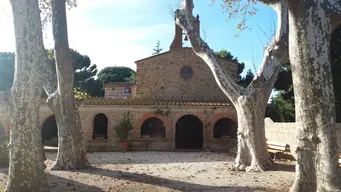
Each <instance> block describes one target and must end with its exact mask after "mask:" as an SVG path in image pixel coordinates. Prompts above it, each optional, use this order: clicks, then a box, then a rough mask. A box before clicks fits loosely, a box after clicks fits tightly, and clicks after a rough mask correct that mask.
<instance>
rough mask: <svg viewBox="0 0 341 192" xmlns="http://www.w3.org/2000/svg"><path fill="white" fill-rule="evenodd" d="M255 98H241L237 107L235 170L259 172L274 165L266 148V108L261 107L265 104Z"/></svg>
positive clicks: (233, 167)
mask: <svg viewBox="0 0 341 192" xmlns="http://www.w3.org/2000/svg"><path fill="white" fill-rule="evenodd" d="M255 98H257V97H255ZM255 98H254V97H252V96H250V97H246V96H241V97H239V99H238V103H237V104H236V105H235V107H236V110H237V115H238V153H237V157H236V160H235V162H234V165H233V166H231V168H232V169H233V170H246V171H248V172H259V171H263V170H267V169H269V168H271V167H272V165H273V161H272V159H271V157H270V155H269V153H268V151H267V147H266V146H267V145H266V138H265V126H264V120H263V118H264V115H265V108H264V107H262V106H259V105H258V104H260V103H263V102H262V101H257V100H256V99H255ZM263 106H264V105H263Z"/></svg>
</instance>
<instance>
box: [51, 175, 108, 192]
mask: <svg viewBox="0 0 341 192" xmlns="http://www.w3.org/2000/svg"><path fill="white" fill-rule="evenodd" d="M46 176H47V181H48V184H49V190H50V191H51V192H59V191H63V192H69V191H70V192H71V191H89V192H90V191H91V192H103V191H104V190H103V189H100V188H98V187H95V186H90V185H87V184H84V183H80V182H77V181H75V180H71V179H67V178H63V177H59V176H57V175H52V174H50V173H47V174H46Z"/></svg>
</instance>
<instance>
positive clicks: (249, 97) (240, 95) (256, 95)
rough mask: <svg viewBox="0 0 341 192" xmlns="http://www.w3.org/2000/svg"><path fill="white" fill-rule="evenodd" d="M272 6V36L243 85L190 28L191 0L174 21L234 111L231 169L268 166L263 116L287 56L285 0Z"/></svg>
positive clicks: (183, 6)
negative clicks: (235, 132) (250, 78)
mask: <svg viewBox="0 0 341 192" xmlns="http://www.w3.org/2000/svg"><path fill="white" fill-rule="evenodd" d="M272 7H273V8H274V9H275V10H276V11H277V14H278V28H277V31H276V36H275V37H274V39H273V41H272V42H271V43H270V44H269V46H268V47H267V48H266V50H265V52H264V58H263V61H262V63H261V67H260V69H259V71H258V73H257V74H256V76H255V78H254V79H253V81H252V83H251V84H250V85H249V86H248V87H247V88H243V87H241V86H239V85H237V84H236V83H235V82H234V81H233V80H232V79H231V78H230V77H229V75H228V72H227V71H224V70H223V67H222V66H221V63H219V62H218V60H217V57H216V55H215V54H214V53H213V51H212V50H211V49H210V47H209V46H208V45H207V43H206V42H204V41H203V40H202V39H201V38H200V36H199V34H198V33H197V32H196V30H194V25H193V23H194V20H195V19H196V18H195V17H194V16H193V15H192V10H193V8H194V5H193V0H183V1H182V7H181V9H180V10H177V11H176V13H175V15H176V22H177V24H178V25H179V26H181V27H182V29H184V30H185V31H186V33H187V37H188V39H189V41H190V43H191V45H192V47H193V50H194V52H195V53H196V54H197V55H198V56H199V57H201V58H202V59H203V60H204V61H205V62H206V64H207V65H208V66H209V67H210V69H211V71H212V73H213V76H214V77H215V80H216V82H217V84H218V85H219V87H220V88H221V90H222V91H223V92H224V93H225V94H226V96H227V97H228V98H229V99H230V100H231V101H232V103H233V104H234V106H235V107H236V110H237V115H238V153H237V157H236V160H235V163H234V165H233V166H232V169H234V170H246V171H264V170H266V169H268V168H270V167H271V166H272V163H273V161H272V160H271V158H270V156H269V153H268V152H267V147H266V138H265V128H264V122H263V121H264V117H265V108H266V105H267V101H268V99H269V97H270V94H271V90H272V88H273V86H274V84H275V81H276V79H277V75H278V73H279V71H280V69H281V66H282V63H283V62H285V61H286V60H287V59H288V47H287V44H288V42H287V37H288V13H287V2H286V0H283V1H279V2H276V4H273V5H272Z"/></svg>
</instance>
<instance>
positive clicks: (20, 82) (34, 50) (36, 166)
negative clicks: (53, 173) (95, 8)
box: [5, 0, 47, 192]
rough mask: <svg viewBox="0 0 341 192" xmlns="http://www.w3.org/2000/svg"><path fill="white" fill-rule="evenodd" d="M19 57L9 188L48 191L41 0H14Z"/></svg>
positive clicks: (12, 94)
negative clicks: (41, 124) (42, 112)
mask: <svg viewBox="0 0 341 192" xmlns="http://www.w3.org/2000/svg"><path fill="white" fill-rule="evenodd" d="M11 5H12V12H13V21H14V33H15V39H16V58H15V72H14V81H13V86H12V88H11V90H10V97H9V104H10V106H9V109H10V110H9V114H10V142H9V150H10V165H9V173H8V182H7V186H6V189H5V191H6V192H17V191H37V192H40V191H47V182H46V177H45V171H44V163H43V161H42V160H41V159H42V153H41V151H42V144H41V143H42V140H41V132H40V131H39V129H38V128H37V127H39V98H40V89H41V86H42V85H41V81H40V77H41V75H40V74H41V70H40V65H41V63H42V62H43V61H42V60H43V55H42V53H43V52H44V45H43V35H42V27H41V20H40V10H39V6H38V1H37V0H12V1H11Z"/></svg>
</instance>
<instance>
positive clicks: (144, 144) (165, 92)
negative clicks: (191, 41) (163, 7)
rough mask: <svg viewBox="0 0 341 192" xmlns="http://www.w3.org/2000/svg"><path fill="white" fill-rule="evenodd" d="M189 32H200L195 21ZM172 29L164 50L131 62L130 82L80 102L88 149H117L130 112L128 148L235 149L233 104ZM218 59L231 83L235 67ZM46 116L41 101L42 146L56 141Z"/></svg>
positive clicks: (3, 114) (2, 114)
mask: <svg viewBox="0 0 341 192" xmlns="http://www.w3.org/2000/svg"><path fill="white" fill-rule="evenodd" d="M195 28H196V29H195V30H197V31H198V32H200V21H199V17H197V21H196V24H195ZM175 31H176V33H175V36H174V40H173V42H172V44H171V46H170V50H169V51H168V52H165V53H162V54H159V55H155V56H152V57H149V58H145V59H142V60H139V61H136V66H137V67H136V73H137V74H136V84H135V83H117V82H113V83H108V84H106V85H105V86H104V88H105V97H104V98H87V99H85V100H84V102H83V105H82V106H81V107H80V108H79V111H80V117H81V121H82V128H83V131H84V137H85V139H86V145H87V146H86V148H87V150H88V151H116V150H118V144H119V141H118V138H117V137H116V133H115V130H114V127H115V125H117V124H118V123H119V121H120V120H121V119H122V115H123V114H124V112H126V111H129V112H130V113H131V114H132V119H131V122H132V123H133V124H134V129H133V131H132V132H131V135H130V138H129V144H130V149H131V150H175V149H180V148H191V149H192V147H194V148H195V149H199V150H203V149H211V150H218V151H227V150H229V149H230V148H231V147H233V146H235V145H236V142H237V139H236V132H237V115H236V111H235V108H234V106H233V105H232V104H231V102H230V101H229V100H228V98H227V97H226V96H225V94H224V93H223V92H222V91H221V90H220V88H219V87H218V85H217V83H216V81H215V79H214V77H213V75H212V72H211V71H210V69H209V67H208V66H207V65H206V64H205V63H204V61H203V60H202V59H201V58H200V57H198V56H197V55H196V54H195V53H194V52H193V50H192V49H191V48H184V47H182V29H181V28H179V27H178V26H176V25H175ZM219 60H220V62H221V63H222V64H223V66H224V69H225V71H226V72H227V73H228V74H230V76H231V77H232V78H233V79H234V80H235V81H237V79H238V63H234V62H231V61H227V60H223V59H219ZM127 90H128V91H127ZM0 97H1V96H0ZM7 111H8V110H7V108H6V107H5V105H4V104H0V122H1V123H2V125H3V127H4V128H5V133H6V134H9V117H8V113H7ZM52 115H53V114H52V112H51V110H50V109H49V108H48V106H47V105H46V104H45V100H42V101H41V108H40V122H41V125H40V128H41V129H42V132H43V137H44V138H45V139H44V144H45V145H50V144H51V141H52V143H53V141H57V134H56V131H55V130H57V128H56V122H55V120H54V118H53V117H52V118H50V117H51V116H52ZM47 132H48V133H47ZM52 133H53V134H54V135H51V134H52ZM51 138H52V139H51ZM47 140H49V142H45V141H47ZM57 142H58V141H57ZM192 144H193V145H192Z"/></svg>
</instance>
